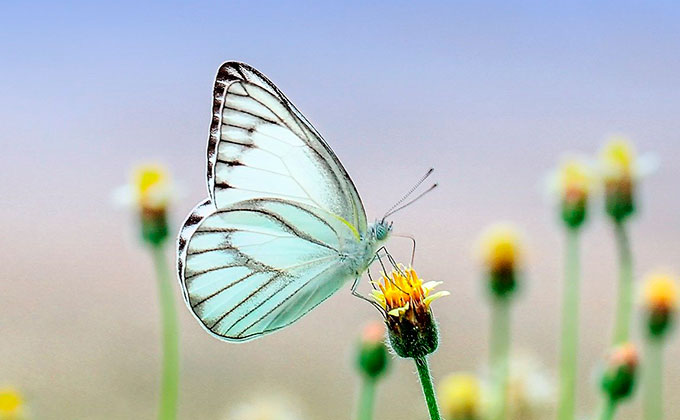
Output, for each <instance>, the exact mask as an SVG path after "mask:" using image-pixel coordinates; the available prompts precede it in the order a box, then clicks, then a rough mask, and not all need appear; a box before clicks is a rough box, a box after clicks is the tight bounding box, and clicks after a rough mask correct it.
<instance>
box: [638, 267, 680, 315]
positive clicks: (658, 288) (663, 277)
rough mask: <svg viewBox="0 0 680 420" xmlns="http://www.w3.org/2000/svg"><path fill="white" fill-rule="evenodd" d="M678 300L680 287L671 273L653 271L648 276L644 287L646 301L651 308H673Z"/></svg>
mask: <svg viewBox="0 0 680 420" xmlns="http://www.w3.org/2000/svg"><path fill="white" fill-rule="evenodd" d="M677 302H678V287H677V283H676V281H675V278H673V277H672V276H671V275H669V274H666V273H653V274H651V275H649V276H647V278H646V280H645V288H644V303H645V306H646V307H647V308H648V309H650V310H655V309H661V310H673V309H675V307H676V305H677Z"/></svg>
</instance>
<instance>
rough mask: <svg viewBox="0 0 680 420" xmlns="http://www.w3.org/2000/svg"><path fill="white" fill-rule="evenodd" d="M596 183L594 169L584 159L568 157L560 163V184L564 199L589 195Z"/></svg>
mask: <svg viewBox="0 0 680 420" xmlns="http://www.w3.org/2000/svg"><path fill="white" fill-rule="evenodd" d="M594 184H595V178H594V176H593V172H592V169H591V167H590V166H588V165H587V164H586V163H585V162H584V161H583V160H582V159H577V158H574V157H571V158H567V159H565V160H564V161H563V162H562V164H561V165H560V168H559V172H558V186H559V189H560V192H561V194H560V195H561V196H562V199H563V200H566V201H571V200H573V199H575V198H576V199H581V198H582V197H588V195H589V194H590V192H591V191H592V190H593V187H594Z"/></svg>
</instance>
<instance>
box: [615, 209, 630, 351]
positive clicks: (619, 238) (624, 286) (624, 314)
mask: <svg viewBox="0 0 680 420" xmlns="http://www.w3.org/2000/svg"><path fill="white" fill-rule="evenodd" d="M614 226H615V232H616V244H617V248H618V253H619V287H618V289H619V291H618V297H617V302H616V318H615V324H614V335H613V344H614V345H619V344H621V343H625V342H627V341H628V340H629V339H630V325H631V321H632V318H633V255H632V252H631V249H630V241H629V239H628V233H627V231H626V226H625V225H624V222H623V221H619V222H616V223H615V225H614Z"/></svg>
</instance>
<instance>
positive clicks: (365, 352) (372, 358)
mask: <svg viewBox="0 0 680 420" xmlns="http://www.w3.org/2000/svg"><path fill="white" fill-rule="evenodd" d="M384 340H385V326H384V325H383V323H382V322H380V321H376V322H372V323H369V324H367V325H366V326H365V327H364V330H363V332H362V335H361V341H360V343H359V351H358V354H357V366H358V368H359V371H360V372H361V373H362V374H363V375H365V376H367V377H369V378H371V379H377V378H378V377H380V376H382V375H383V374H384V373H385V372H386V371H387V369H388V367H389V363H390V356H389V352H388V350H387V346H386V345H385V341H384Z"/></svg>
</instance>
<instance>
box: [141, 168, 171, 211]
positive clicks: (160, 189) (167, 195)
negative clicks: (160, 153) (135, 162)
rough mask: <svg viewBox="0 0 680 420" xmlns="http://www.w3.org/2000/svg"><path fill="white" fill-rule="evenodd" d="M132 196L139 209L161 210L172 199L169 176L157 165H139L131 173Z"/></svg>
mask: <svg viewBox="0 0 680 420" xmlns="http://www.w3.org/2000/svg"><path fill="white" fill-rule="evenodd" d="M132 185H133V187H134V196H135V197H136V199H137V204H138V205H139V207H140V208H142V209H146V210H163V209H165V208H166V207H167V206H168V202H169V201H170V199H171V197H172V193H171V191H172V190H171V187H170V186H171V183H170V176H169V174H168V171H167V170H166V169H165V167H163V166H161V165H159V164H155V163H152V164H146V165H140V166H138V167H137V168H135V170H134V171H133V174H132Z"/></svg>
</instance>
